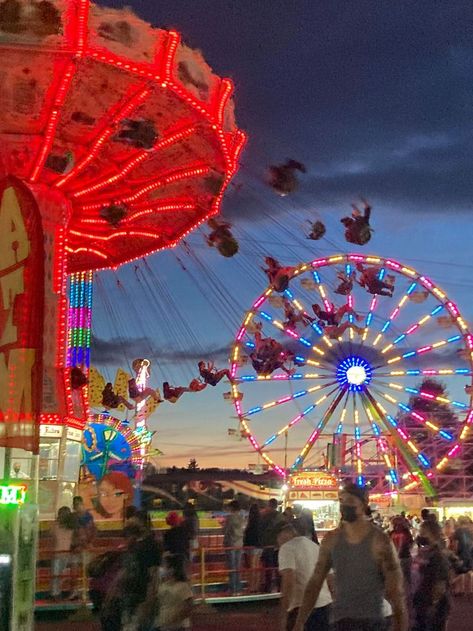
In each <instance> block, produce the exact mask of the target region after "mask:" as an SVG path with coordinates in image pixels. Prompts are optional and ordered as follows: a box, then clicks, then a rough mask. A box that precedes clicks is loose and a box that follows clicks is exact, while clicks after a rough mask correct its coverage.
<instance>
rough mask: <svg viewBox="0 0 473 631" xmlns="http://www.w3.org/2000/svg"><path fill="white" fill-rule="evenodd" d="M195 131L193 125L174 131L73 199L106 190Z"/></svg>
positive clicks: (78, 191) (79, 191)
mask: <svg viewBox="0 0 473 631" xmlns="http://www.w3.org/2000/svg"><path fill="white" fill-rule="evenodd" d="M195 130H196V127H195V125H189V126H187V127H185V128H184V129H182V130H181V131H176V132H174V133H172V134H169V135H168V136H165V137H164V138H162V139H161V140H159V141H157V142H156V144H155V145H154V147H153V149H152V150H151V151H147V150H146V151H145V150H143V151H140V152H139V153H138V155H137V156H135V157H134V158H131V159H130V160H129V161H128V162H127V163H126V164H125V165H124V166H123V167H122V168H121V169H120V171H119V172H118V173H116V174H115V175H112V176H110V177H108V178H102V179H101V180H98V181H97V182H96V183H95V184H91V185H90V186H87V187H85V188H81V189H78V190H77V191H74V193H73V197H75V198H78V197H82V196H84V195H87V194H89V193H95V192H96V191H99V190H100V189H102V188H106V187H107V186H110V185H112V184H115V183H116V182H119V181H120V180H122V179H123V178H124V177H126V176H127V175H128V174H129V173H130V172H131V171H133V170H134V169H135V168H136V167H137V166H139V165H140V164H141V163H142V162H144V161H145V160H146V159H147V158H149V156H150V153H156V152H158V151H159V150H160V149H165V148H166V147H169V146H171V145H172V144H174V143H176V142H178V141H179V140H183V139H184V138H187V137H188V136H191V135H192V134H193V133H194V132H195Z"/></svg>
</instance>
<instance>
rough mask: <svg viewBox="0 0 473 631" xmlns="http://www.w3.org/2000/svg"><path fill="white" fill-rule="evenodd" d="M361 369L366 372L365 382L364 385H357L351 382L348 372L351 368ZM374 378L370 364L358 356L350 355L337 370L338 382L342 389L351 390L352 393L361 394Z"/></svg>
mask: <svg viewBox="0 0 473 631" xmlns="http://www.w3.org/2000/svg"><path fill="white" fill-rule="evenodd" d="M354 367H360V368H363V369H364V371H365V380H364V381H363V383H360V384H356V383H353V382H351V381H350V380H349V378H348V371H349V370H350V368H354ZM372 376H373V369H372V368H371V366H370V364H369V363H368V362H367V361H366V359H363V357H358V356H356V355H350V356H349V357H346V358H345V359H344V360H342V361H341V362H340V364H339V365H338V368H337V381H338V383H339V384H340V386H341V387H342V388H345V389H347V390H349V391H350V392H361V391H362V390H363V388H365V387H366V386H367V385H368V384H369V383H370V381H371V378H372Z"/></svg>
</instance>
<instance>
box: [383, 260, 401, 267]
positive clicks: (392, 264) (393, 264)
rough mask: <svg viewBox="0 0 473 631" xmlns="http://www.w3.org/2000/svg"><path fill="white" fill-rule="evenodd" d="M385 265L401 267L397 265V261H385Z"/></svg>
mask: <svg viewBox="0 0 473 631" xmlns="http://www.w3.org/2000/svg"><path fill="white" fill-rule="evenodd" d="M386 265H389V267H393V268H394V269H401V266H400V265H399V263H396V261H389V260H388V261H386Z"/></svg>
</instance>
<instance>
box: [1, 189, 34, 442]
mask: <svg viewBox="0 0 473 631" xmlns="http://www.w3.org/2000/svg"><path fill="white" fill-rule="evenodd" d="M43 270H44V243H43V231H42V227H41V217H40V213H39V210H38V207H37V205H36V202H35V200H34V198H33V196H32V194H31V193H30V191H29V190H28V189H27V188H26V187H25V186H24V185H23V184H22V183H21V182H19V181H18V180H15V179H13V178H9V179H7V180H4V181H3V182H2V183H0V446H1V447H20V448H22V449H25V450H27V451H32V452H33V453H37V452H38V447H39V412H40V408H41V390H42V334H43V311H44V273H43Z"/></svg>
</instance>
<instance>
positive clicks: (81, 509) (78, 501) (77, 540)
mask: <svg viewBox="0 0 473 631" xmlns="http://www.w3.org/2000/svg"><path fill="white" fill-rule="evenodd" d="M72 509H73V510H72V524H73V533H72V543H71V552H72V566H73V568H74V570H75V571H74V574H75V581H76V586H75V588H74V589H73V590H72V593H71V595H70V599H71V600H74V599H76V598H78V597H79V596H80V595H81V596H82V598H84V597H85V594H84V593H83V590H84V585H83V572H84V569H85V568H86V567H87V565H88V563H89V561H90V548H91V546H92V543H93V541H94V539H95V536H96V533H97V530H96V527H95V522H94V518H93V516H92V514H91V513H90V512H89V511H88V510H87V509H86V508H85V504H84V500H83V498H82V497H81V496H80V495H76V496H75V497H74V498H73V499H72ZM79 592H82V594H80V593H79Z"/></svg>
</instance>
